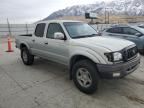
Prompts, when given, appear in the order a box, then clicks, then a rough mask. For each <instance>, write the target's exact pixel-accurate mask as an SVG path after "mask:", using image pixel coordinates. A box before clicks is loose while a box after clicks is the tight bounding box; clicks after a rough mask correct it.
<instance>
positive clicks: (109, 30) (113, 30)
mask: <svg viewBox="0 0 144 108" xmlns="http://www.w3.org/2000/svg"><path fill="white" fill-rule="evenodd" d="M106 32H109V33H120V34H122V28H121V27H115V28H110V29H108V30H107V31H106Z"/></svg>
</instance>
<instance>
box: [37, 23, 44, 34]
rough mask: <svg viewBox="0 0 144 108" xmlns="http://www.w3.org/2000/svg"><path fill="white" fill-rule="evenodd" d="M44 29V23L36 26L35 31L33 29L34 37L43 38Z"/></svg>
mask: <svg viewBox="0 0 144 108" xmlns="http://www.w3.org/2000/svg"><path fill="white" fill-rule="evenodd" d="M45 27H46V24H45V23H40V24H37V26H36V29H35V36H36V37H43V36H44V31H45Z"/></svg>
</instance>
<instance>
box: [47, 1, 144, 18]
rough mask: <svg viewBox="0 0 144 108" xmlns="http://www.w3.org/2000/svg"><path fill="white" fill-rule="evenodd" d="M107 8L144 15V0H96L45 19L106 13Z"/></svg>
mask: <svg viewBox="0 0 144 108" xmlns="http://www.w3.org/2000/svg"><path fill="white" fill-rule="evenodd" d="M105 10H106V11H109V12H110V14H111V15H129V16H135V15H138V16H143V15H144V0H114V1H111V2H104V1H102V2H96V3H94V4H88V5H76V6H72V7H68V8H65V9H62V10H58V11H56V12H54V13H52V14H51V15H49V16H48V17H47V18H45V19H44V20H51V19H56V18H60V17H64V16H84V15H85V13H86V12H94V13H97V14H98V15H104V14H105Z"/></svg>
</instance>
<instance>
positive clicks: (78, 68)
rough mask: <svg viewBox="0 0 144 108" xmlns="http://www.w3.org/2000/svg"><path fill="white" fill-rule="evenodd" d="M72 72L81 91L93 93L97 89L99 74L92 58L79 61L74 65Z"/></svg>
mask: <svg viewBox="0 0 144 108" xmlns="http://www.w3.org/2000/svg"><path fill="white" fill-rule="evenodd" d="M72 72H73V81H74V83H75V85H76V87H77V88H78V89H79V90H80V91H82V92H84V93H86V94H92V93H94V92H95V91H96V90H97V86H98V81H99V76H98V73H97V69H96V66H95V64H94V63H93V62H91V61H90V60H81V61H78V62H77V63H76V64H75V65H74V66H73V69H72Z"/></svg>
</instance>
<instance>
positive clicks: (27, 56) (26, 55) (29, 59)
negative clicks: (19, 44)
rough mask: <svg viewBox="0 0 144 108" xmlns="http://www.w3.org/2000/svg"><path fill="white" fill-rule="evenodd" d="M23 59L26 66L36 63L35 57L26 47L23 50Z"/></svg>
mask: <svg viewBox="0 0 144 108" xmlns="http://www.w3.org/2000/svg"><path fill="white" fill-rule="evenodd" d="M21 58H22V61H23V63H24V64H25V65H32V64H33V62H34V56H33V55H31V54H30V52H29V50H28V49H27V48H26V47H24V48H22V49H21Z"/></svg>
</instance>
